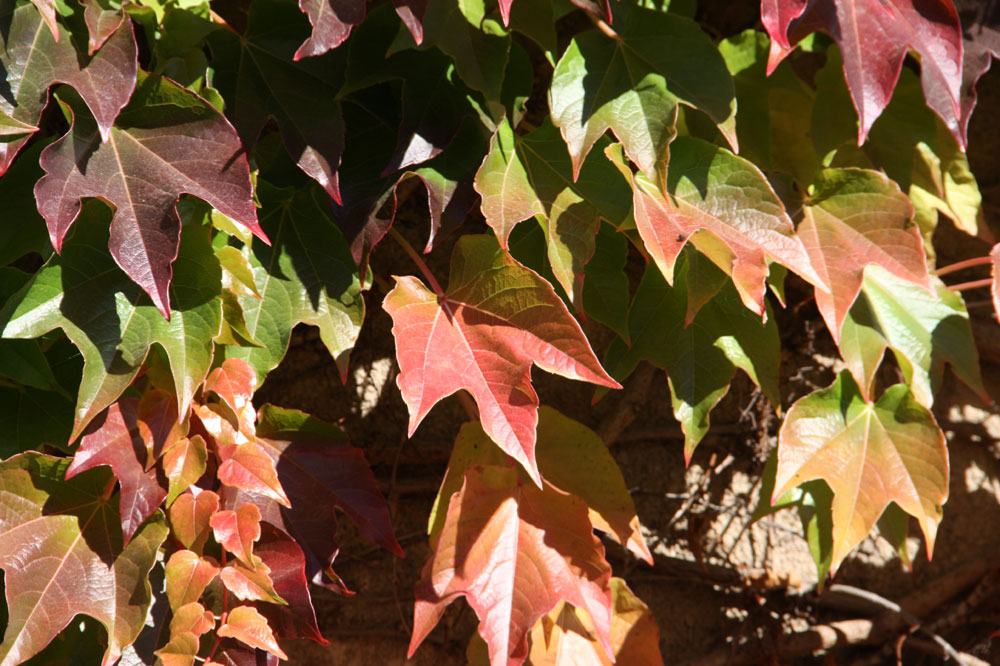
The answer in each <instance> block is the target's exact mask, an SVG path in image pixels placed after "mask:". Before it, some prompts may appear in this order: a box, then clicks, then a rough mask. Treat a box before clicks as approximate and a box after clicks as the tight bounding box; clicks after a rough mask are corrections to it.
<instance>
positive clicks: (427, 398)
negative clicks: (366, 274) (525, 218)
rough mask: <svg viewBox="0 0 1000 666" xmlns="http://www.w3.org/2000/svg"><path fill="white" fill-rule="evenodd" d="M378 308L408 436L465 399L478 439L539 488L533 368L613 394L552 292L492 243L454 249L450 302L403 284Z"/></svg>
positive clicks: (464, 243)
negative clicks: (431, 415) (479, 429)
mask: <svg viewBox="0 0 1000 666" xmlns="http://www.w3.org/2000/svg"><path fill="white" fill-rule="evenodd" d="M383 307H384V308H385V309H386V311H387V312H388V313H389V314H390V316H392V318H393V329H392V332H393V335H394V336H395V339H396V358H397V360H398V361H399V367H400V374H399V376H398V377H397V379H396V383H397V384H398V385H399V388H400V391H401V392H402V394H403V399H404V400H405V401H406V404H407V407H408V408H409V412H410V425H409V434H410V435H412V434H413V432H414V431H415V430H416V429H417V426H418V425H419V424H420V421H421V420H422V419H423V418H424V416H425V415H426V414H427V412H428V411H430V409H431V407H433V406H434V405H435V404H436V403H437V402H438V401H439V400H441V399H442V398H444V397H446V396H448V395H451V394H452V393H454V392H455V391H458V390H460V389H467V390H469V391H470V392H471V393H472V395H473V397H475V399H476V402H477V404H478V405H479V411H480V419H481V421H482V423H483V428H484V430H485V431H486V432H487V434H489V436H490V438H492V439H493V441H495V442H497V444H499V445H500V448H502V449H503V450H504V451H506V452H507V453H508V454H509V455H511V456H513V457H514V459H516V460H518V461H519V462H520V463H521V464H523V465H524V466H525V468H526V469H527V470H528V473H529V474H530V475H531V478H532V479H533V480H534V481H535V482H536V483H539V482H540V478H539V474H538V470H537V468H536V466H535V454H534V448H535V425H536V424H537V420H538V414H537V409H538V396H537V395H536V394H535V391H534V389H533V388H532V387H531V374H530V373H531V364H532V363H535V364H536V365H538V366H539V367H541V368H542V369H543V370H547V371H549V372H553V373H556V374H559V375H562V376H564V377H569V378H571V379H580V380H584V381H590V382H593V383H595V384H598V385H601V386H607V387H610V388H617V387H618V384H617V382H615V381H614V380H613V379H611V378H610V377H609V376H608V374H607V373H606V372H605V371H604V369H603V368H602V367H601V364H600V362H598V360H597V358H596V357H595V356H594V353H593V351H592V350H591V348H590V344H589V342H588V341H587V339H586V338H585V337H584V335H583V332H582V331H581V329H580V325H579V324H577V323H576V321H575V320H574V319H573V318H572V317H571V316H570V315H569V313H568V312H567V311H566V306H565V305H563V303H562V301H561V300H559V297H558V296H556V294H555V292H554V291H553V290H552V287H551V286H550V285H549V284H548V283H547V282H545V281H544V280H542V279H541V278H540V277H538V275H537V274H536V273H534V272H533V271H531V270H529V269H527V268H524V267H523V266H521V265H520V264H518V263H517V262H516V261H514V260H513V259H511V258H510V256H509V255H508V254H506V253H505V252H504V251H503V250H501V249H500V248H499V246H498V245H497V243H496V241H495V240H494V239H492V238H490V237H487V236H463V237H462V238H461V239H460V240H459V242H458V244H457V245H456V246H455V252H454V254H453V255H452V262H451V280H450V286H449V289H448V291H447V292H445V293H443V294H440V295H439V294H435V293H434V292H432V291H430V290H429V289H427V287H425V286H424V284H423V283H422V282H420V280H418V279H416V278H413V277H399V278H396V286H395V288H394V289H393V290H392V291H391V292H390V293H389V294H387V295H386V297H385V301H384V303H383Z"/></svg>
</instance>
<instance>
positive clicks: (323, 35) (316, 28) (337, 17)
mask: <svg viewBox="0 0 1000 666" xmlns="http://www.w3.org/2000/svg"><path fill="white" fill-rule="evenodd" d="M299 8H300V9H301V10H302V11H304V12H305V13H306V14H307V15H308V16H309V22H310V23H312V26H313V30H312V35H311V36H310V37H309V39H307V40H306V41H305V42H303V43H302V46H300V47H299V49H298V50H297V51H296V52H295V59H296V60H301V59H302V58H307V57H309V56H318V55H323V54H324V53H326V52H327V51H329V50H330V49H335V48H337V47H338V46H340V45H341V44H342V43H343V41H344V40H345V39H347V37H348V35H350V34H351V28H353V27H354V26H356V25H358V24H359V23H361V22H362V21H363V20H364V19H365V0H299Z"/></svg>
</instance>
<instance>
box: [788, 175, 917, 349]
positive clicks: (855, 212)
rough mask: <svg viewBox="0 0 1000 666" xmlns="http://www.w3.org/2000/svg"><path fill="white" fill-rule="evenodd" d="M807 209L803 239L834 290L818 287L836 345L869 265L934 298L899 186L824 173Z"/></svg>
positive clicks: (878, 178)
mask: <svg viewBox="0 0 1000 666" xmlns="http://www.w3.org/2000/svg"><path fill="white" fill-rule="evenodd" d="M805 203H806V205H805V206H804V208H803V211H804V219H803V221H802V223H801V224H799V229H798V235H799V238H801V239H802V243H803V244H804V245H805V248H806V251H807V252H808V253H809V258H810V260H811V262H812V265H813V266H814V267H815V269H816V272H817V273H819V275H820V276H821V277H822V280H823V282H822V283H823V284H826V285H829V287H828V288H820V287H817V289H816V305H817V307H819V311H820V314H821V315H823V320H824V321H825V322H826V326H827V328H828V329H829V330H830V334H831V335H832V336H833V339H834V340H835V341H837V340H839V339H840V329H841V326H842V324H843V321H844V317H845V316H846V315H847V311H848V310H849V309H850V307H851V304H852V303H854V300H855V299H856V298H857V296H858V293H859V292H860V291H861V285H862V283H863V282H864V272H865V268H866V267H867V266H868V265H869V264H878V265H880V266H882V267H883V268H885V269H886V270H888V271H889V272H890V273H892V274H893V275H895V276H897V277H899V278H902V279H904V280H909V281H910V282H912V283H914V284H916V285H919V286H922V287H924V288H925V289H926V290H927V291H928V293H931V294H932V293H933V288H932V286H931V282H930V278H929V276H928V274H927V260H926V257H925V256H924V246H923V242H922V241H921V239H920V231H919V229H917V227H916V225H914V224H913V223H912V222H911V221H910V218H911V216H912V215H913V206H912V205H911V204H910V201H909V199H907V197H906V195H905V194H903V193H902V192H900V191H899V186H898V185H896V184H895V183H894V182H892V181H891V180H889V179H888V178H886V177H885V176H884V175H882V174H880V173H878V172H875V171H868V170H864V169H824V170H823V171H822V172H820V173H819V174H817V176H816V181H815V183H814V185H813V187H812V191H811V193H810V196H809V197H808V198H807V200H806V202H805Z"/></svg>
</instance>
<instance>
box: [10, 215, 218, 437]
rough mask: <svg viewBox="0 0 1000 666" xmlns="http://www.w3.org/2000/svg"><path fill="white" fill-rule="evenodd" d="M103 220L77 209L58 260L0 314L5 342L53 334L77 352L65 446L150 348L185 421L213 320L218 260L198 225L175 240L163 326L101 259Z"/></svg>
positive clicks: (205, 367)
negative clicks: (169, 305) (163, 356)
mask: <svg viewBox="0 0 1000 666" xmlns="http://www.w3.org/2000/svg"><path fill="white" fill-rule="evenodd" d="M107 219H108V212H107V209H106V207H105V206H103V205H101V204H99V203H97V202H92V203H88V204H87V205H86V206H84V209H83V212H82V213H81V215H80V219H79V220H78V221H77V223H76V230H75V231H74V233H73V235H72V236H71V237H70V238H69V239H68V240H67V242H66V244H65V247H64V248H63V252H62V255H61V256H58V255H56V256H53V257H51V258H50V259H49V261H48V262H47V263H46V264H45V266H43V267H42V269H41V270H40V271H39V272H38V273H37V274H36V275H35V276H34V278H33V279H32V281H31V282H30V283H29V284H28V285H27V286H26V287H25V289H24V290H22V291H21V292H20V293H19V294H18V295H15V296H14V297H13V298H11V299H10V300H9V301H8V302H7V304H6V306H5V307H4V309H3V310H2V311H0V325H2V326H3V335H4V337H16V338H35V337H39V336H41V335H44V334H45V333H48V332H49V331H51V330H53V329H56V328H61V329H62V330H63V331H64V332H65V333H66V335H67V337H69V339H70V340H72V341H73V344H74V345H76V347H77V348H78V349H79V350H80V353H81V354H82V355H83V360H84V367H83V378H82V379H81V381H80V389H79V394H78V397H77V405H76V418H75V421H74V425H73V433H72V438H73V439H75V438H76V437H77V436H78V435H79V434H80V432H82V431H83V429H84V428H85V427H86V425H87V424H88V423H89V422H90V421H91V419H93V418H94V417H95V416H96V415H97V414H99V413H100V412H102V411H103V410H104V409H105V408H106V407H107V406H108V405H110V404H111V403H113V402H114V401H115V400H117V399H118V397H119V396H120V395H121V393H122V391H124V390H125V388H126V387H128V385H129V384H131V383H132V380H133V379H134V378H135V376H136V374H137V373H138V371H139V368H140V367H141V366H142V364H143V362H144V361H145V359H146V355H147V354H148V352H149V349H150V347H151V346H152V345H153V344H154V343H157V344H159V345H160V346H161V347H162V348H163V349H164V350H165V351H166V353H167V357H168V358H169V360H170V368H171V372H172V374H173V378H174V387H175V390H176V394H177V397H176V400H177V403H178V409H179V413H182V414H186V413H187V411H188V408H189V406H190V404H191V401H192V399H193V396H194V389H195V388H196V387H197V386H198V385H199V384H200V383H201V381H202V379H203V378H204V377H205V376H206V375H207V374H208V371H209V368H210V367H211V363H212V338H213V337H214V336H215V334H216V333H217V332H218V331H219V325H220V322H221V305H220V303H219V300H218V299H217V298H216V296H217V295H218V293H219V269H218V262H217V261H216V260H215V257H214V256H213V254H212V250H211V247H210V245H209V239H208V230H207V229H206V228H199V227H194V226H192V227H188V228H187V230H186V231H185V232H184V234H183V235H182V237H181V249H180V254H179V255H178V259H177V261H176V262H174V278H173V290H174V295H173V308H174V309H173V311H172V314H171V318H170V320H169V321H167V320H165V319H164V318H163V317H162V316H161V315H160V313H159V312H158V311H157V309H156V308H155V307H153V306H152V304H151V303H150V302H149V301H148V300H147V299H146V297H145V295H144V294H142V292H141V291H140V290H139V289H138V288H136V287H135V286H134V285H133V283H132V281H131V280H130V279H129V278H128V277H127V276H125V275H124V274H122V273H121V272H120V271H119V270H118V268H117V267H116V266H115V264H114V262H113V261H112V259H111V257H110V256H108V252H107V249H106V248H107V244H108V235H107V230H108V227H107Z"/></svg>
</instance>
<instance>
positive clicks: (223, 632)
mask: <svg viewBox="0 0 1000 666" xmlns="http://www.w3.org/2000/svg"><path fill="white" fill-rule="evenodd" d="M218 636H220V637H222V638H226V637H229V638H235V639H236V640H238V641H242V642H243V643H245V644H247V645H249V646H250V647H255V648H260V649H261V650H267V651H268V652H270V653H272V654H276V655H278V657H280V658H281V659H288V655H286V654H285V653H284V652H282V651H281V648H280V647H278V641H277V640H275V638H274V633H273V632H272V631H271V627H269V626H268V624H267V618H265V617H264V616H263V615H261V614H260V613H258V612H257V610H256V609H254V608H252V607H250V606H237V607H236V608H234V609H233V610H231V611H230V612H229V616H228V617H227V618H226V623H225V624H223V625H222V626H221V627H219V631H218Z"/></svg>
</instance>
